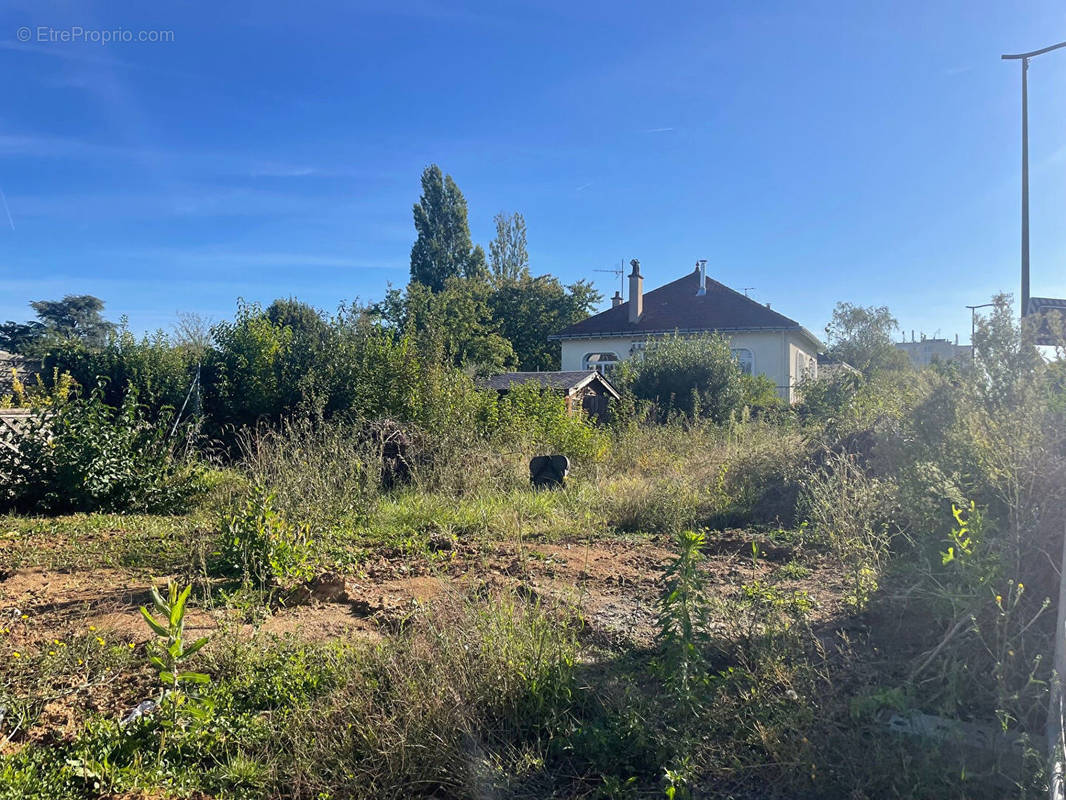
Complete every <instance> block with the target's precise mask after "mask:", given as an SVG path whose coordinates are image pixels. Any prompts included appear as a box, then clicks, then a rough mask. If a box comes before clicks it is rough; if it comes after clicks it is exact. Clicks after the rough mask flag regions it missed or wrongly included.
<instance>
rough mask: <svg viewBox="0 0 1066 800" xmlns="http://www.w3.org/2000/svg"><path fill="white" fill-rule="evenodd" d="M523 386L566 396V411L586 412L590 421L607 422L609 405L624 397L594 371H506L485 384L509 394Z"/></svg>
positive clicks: (493, 376) (487, 380)
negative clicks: (536, 387) (525, 384)
mask: <svg viewBox="0 0 1066 800" xmlns="http://www.w3.org/2000/svg"><path fill="white" fill-rule="evenodd" d="M523 383H538V384H540V385H541V386H543V387H544V388H546V389H550V390H551V391H553V392H556V393H558V394H560V395H562V396H563V398H565V400H566V410H567V411H569V412H570V413H576V412H577V411H578V410H584V411H585V413H586V414H588V415H589V417H590V418H592V419H594V420H596V421H598V422H603V421H605V420H606V419H607V406H608V404H609V403H610V402H611V400H617V399H619V397H621V395H619V394H618V390H617V389H615V388H614V387H613V386H612V385H611V383H610V381H608V380H607V379H606V378H605V377H603V375H601V374H600V373H599V372H596V371H594V370H576V371H572V372H567V371H558V372H503V373H500V374H499V375H490V376H489V377H487V378H485V379H483V380H482V381H481V385H482V386H484V387H485V388H486V389H495V390H496V391H497V392H499V393H500V394H501V395H502V394H507V392H509V391H511V388H512V387H514V386H517V385H519V384H523Z"/></svg>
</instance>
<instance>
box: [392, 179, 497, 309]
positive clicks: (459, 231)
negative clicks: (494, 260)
mask: <svg viewBox="0 0 1066 800" xmlns="http://www.w3.org/2000/svg"><path fill="white" fill-rule="evenodd" d="M414 215H415V230H417V231H418V238H417V239H416V240H415V243H414V246H413V247H412V248H411V280H412V281H417V282H418V283H421V284H423V285H424V286H427V287H429V288H430V289H431V290H433V291H434V292H439V291H440V290H441V289H443V288H444V284H445V282H446V281H447V280H448V278H451V277H454V276H465V277H481V276H484V275H485V274H486V267H485V251H484V250H482V249H481V247H480V246H478V247H474V246H473V243H472V242H471V240H470V227H469V225H468V224H467V218H466V198H464V197H463V193H462V192H461V191H459V187H458V186H456V185H455V181H454V180H452V176H451V175H444V174H443V173H442V172H441V170H440V167H438V166H437V165H436V164H431V165H430V166H428V167H426V169H425V170H424V171H423V172H422V197H421V198H420V199H419V201H418V203H416V204H415V207H414Z"/></svg>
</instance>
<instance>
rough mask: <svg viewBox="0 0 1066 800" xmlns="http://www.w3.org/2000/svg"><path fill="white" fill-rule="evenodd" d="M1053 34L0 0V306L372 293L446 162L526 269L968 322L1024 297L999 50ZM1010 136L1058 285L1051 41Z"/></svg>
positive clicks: (1039, 256) (1064, 290)
mask: <svg viewBox="0 0 1066 800" xmlns="http://www.w3.org/2000/svg"><path fill="white" fill-rule="evenodd" d="M23 26H25V27H28V28H29V29H30V41H28V42H20V41H19V36H20V33H19V29H20V28H21V27H23ZM41 26H43V27H45V28H49V29H51V30H52V33H49V32H48V31H47V30H46V31H44V32H43V35H44V37H45V38H48V37H49V36H62V35H63V32H65V31H69V30H70V29H72V28H74V27H76V26H78V27H80V28H82V29H83V30H85V31H90V30H115V29H121V30H126V31H131V32H133V35H134V36H136V35H137V32H139V31H141V30H145V31H154V30H163V31H171V32H172V34H167V35H172V38H173V41H171V42H157V43H141V42H135V41H134V42H113V43H110V44H102V43H98V42H86V41H78V42H62V41H40V40H39V36H40V35H41V33H42V32H41V31H39V27H41ZM25 35H26V34H25V33H23V34H22V36H25ZM1063 39H1066V8H1064V7H1063V5H1062V3H1061V2H1058V0H1056V1H1055V2H1052V1H1051V0H1034V1H1033V2H1027V3H1024V4H1022V3H1003V2H992V0H981V1H980V2H976V1H975V0H967V1H966V2H961V1H960V2H933V3H930V2H909V1H908V2H896V3H876V4H875V3H864V2H860V3H856V2H854V0H846V1H845V0H840V1H839V2H818V1H814V2H812V1H808V2H803V3H796V2H759V3H742V2H731V3H730V2H722V3H705V2H704V3H692V4H674V3H661V2H660V3H654V4H653V3H618V2H613V3H593V2H587V3H573V2H554V1H553V2H540V3H537V4H535V5H534V4H529V5H517V4H509V3H506V2H499V1H498V0H497V2H484V3H471V2H433V1H431V0H417V1H415V2H406V1H405V0H393V1H392V2H390V1H389V0H376V2H358V1H356V2H344V3H340V2H336V3H334V2H316V0H310V2H305V3H300V4H294V3H291V2H274V1H273V0H264V2H259V3H256V4H249V3H233V2H227V1H226V0H215V2H212V3H210V4H208V3H201V2H180V3H145V2H143V0H138V1H137V2H124V1H123V0H116V1H114V2H107V3H104V2H99V3H97V2H51V1H50V0H5V3H4V8H3V10H2V11H0V75H3V80H2V81H0V191H2V192H3V199H6V207H4V204H3V203H0V320H3V319H16V320H22V319H26V318H28V317H30V316H31V312H30V310H29V308H28V306H27V303H28V302H29V301H30V300H36V299H44V298H49V299H51V298H56V297H59V296H62V295H63V294H67V293H83V292H87V293H92V294H96V295H98V296H99V297H101V298H103V299H104V300H105V301H107V309H108V315H109V316H111V317H112V318H117V317H118V316H119V315H120V314H126V315H128V317H129V320H130V324H131V326H132V327H133V328H134V329H136V330H146V329H153V328H156V327H164V328H167V327H169V326H170V325H171V324H172V323H173V321H174V319H175V314H176V312H178V311H197V312H200V313H203V314H206V315H208V316H210V317H213V318H215V319H220V318H225V317H228V316H230V315H232V313H233V310H234V308H235V305H236V300H237V298H238V297H244V298H246V299H248V300H256V301H261V302H269V301H270V300H271V299H272V298H274V297H277V296H290V295H295V296H297V297H300V298H301V299H304V300H307V301H309V302H311V303H313V304H315V305H317V306H319V307H322V308H325V309H327V310H332V309H334V308H335V307H336V306H337V304H338V302H339V301H341V300H344V299H347V300H352V299H355V298H356V297H359V298H362V299H363V300H373V299H377V298H379V297H380V296H381V295H382V294H383V292H384V290H385V288H386V284H387V283H388V282H392V283H393V284H403V283H405V282H406V280H407V266H408V258H409V254H410V247H411V243H412V241H413V238H414V229H413V225H412V222H411V206H412V204H413V203H414V202H415V201H416V200H417V198H418V194H419V183H418V179H419V175H420V173H421V170H422V168H423V167H424V166H425V165H426V164H428V163H431V162H436V163H438V164H440V165H441V167H442V168H443V169H444V170H445V171H446V172H449V173H450V174H452V175H453V176H454V177H455V179H456V181H457V182H458V184H459V186H460V188H461V189H462V190H463V192H464V193H465V195H466V197H467V201H468V203H469V207H470V223H471V229H472V232H473V234H474V238H475V240H476V241H479V242H482V243H486V244H487V242H488V240H489V239H490V238H491V236H492V233H493V227H492V217H493V215H494V214H495V213H496V212H497V211H501V210H505V211H521V212H522V213H523V214H524V215H525V217H526V220H527V224H528V228H529V249H530V255H531V260H532V265H533V269H534V271H536V272H552V273H554V274H556V275H559V276H560V277H561V278H563V279H564V280H566V281H571V280H576V279H578V278H592V279H595V281H596V282H597V284H598V285H599V286H600V287H601V288H602V289H603V290H604V292H605V294H610V293H611V291H613V289H614V284H613V278H612V276H611V275H610V274H607V273H603V272H596V271H595V270H597V269H604V268H610V267H611V266H612V265H614V264H617V263H618V262H619V261H621V260H622V259H625V260H627V261H628V260H629V259H631V258H639V259H640V260H641V263H642V264H643V265H644V270H643V271H644V274H645V275H646V286H647V287H648V288H651V287H654V286H657V285H659V284H661V283H665V282H666V281H668V280H672V279H673V278H674V277H677V276H678V275H680V274H682V273H683V272H685V271H687V270H689V269H691V268H692V264H693V263H694V262H695V260H696V259H697V258H706V259H708V270H709V272H710V274H711V275H713V276H714V277H716V278H717V279H719V280H721V281H723V282H725V283H727V284H729V285H731V286H734V287H735V288H744V287H754V289H753V291H752V292H751V294H752V296H753V297H755V298H756V299H758V300H760V301H762V302H771V303H772V304H773V307H774V308H775V309H778V310H780V311H782V312H783V313H785V314H788V315H789V316H792V317H794V318H795V319H797V320H799V321H800V322H802V323H803V324H804V325H806V326H807V327H809V328H810V329H812V330H814V331H816V332H817V331H821V329H822V328H823V327H824V325H825V323H826V321H827V320H828V317H829V315H830V313H831V311H832V308H833V305H834V303H835V302H836V301H837V300H849V301H852V302H856V303H862V304H878V305H880V304H887V305H888V306H889V307H890V308H891V309H892V310H893V311H894V312H895V314H896V316H897V317H898V318H899V320H900V323H901V326H902V327H903V328H904V329H906V330H907V331H909V330H911V329H915V330H918V331H925V332H926V333H927V334H930V335H932V334H934V333H936V332H939V333H941V334H942V335H948V336H951V335H954V334H955V333H959V334H961V335H962V337H963V339H965V338H967V337H968V333H969V312H967V311H966V310H965V309H964V308H963V307H964V306H965V305H966V304H968V303H980V302H984V301H987V299H988V298H989V297H990V295H991V294H992V293H994V292H996V291H998V290H1001V289H1003V290H1007V291H1011V292H1014V293H1015V294H1017V292H1018V288H1017V284H1018V278H1017V274H1018V260H1019V256H1018V250H1019V244H1018V237H1019V159H1020V146H1019V136H1020V123H1019V106H1020V100H1019V80H1020V75H1019V66H1018V64H1017V63H1004V62H1002V61H1000V59H999V55H1000V54H1001V53H1004V52H1017V51H1020V50H1029V49H1035V48H1038V47H1042V46H1045V45H1048V44H1051V43H1054V42H1057V41H1062V40H1063ZM1030 136H1031V150H1030V157H1031V167H1032V263H1033V281H1032V291H1033V294H1034V295H1048V296H1057V297H1066V268H1064V266H1066V226H1064V225H1063V210H1064V209H1066V51H1062V52H1057V53H1050V54H1048V55H1045V56H1042V57H1040V58H1039V59H1037V60H1035V61H1034V62H1033V65H1032V67H1031V69H1030ZM8 212H9V214H10V216H9V215H8Z"/></svg>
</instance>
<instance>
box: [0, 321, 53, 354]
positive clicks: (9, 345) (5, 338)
mask: <svg viewBox="0 0 1066 800" xmlns="http://www.w3.org/2000/svg"><path fill="white" fill-rule="evenodd" d="M44 332H45V329H44V325H42V324H41V323H39V322H14V321H13V320H8V321H7V322H5V323H4V324H2V325H0V350H7V351H8V352H11V353H21V354H22V355H32V354H34V353H35V351H36V348H37V344H38V342H40V341H41V337H42V336H44Z"/></svg>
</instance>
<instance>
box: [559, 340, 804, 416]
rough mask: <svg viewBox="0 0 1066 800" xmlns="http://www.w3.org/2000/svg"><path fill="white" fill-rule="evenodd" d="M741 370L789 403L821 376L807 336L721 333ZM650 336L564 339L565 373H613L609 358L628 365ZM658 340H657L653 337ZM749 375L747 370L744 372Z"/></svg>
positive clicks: (562, 343)
mask: <svg viewBox="0 0 1066 800" xmlns="http://www.w3.org/2000/svg"><path fill="white" fill-rule="evenodd" d="M721 333H722V334H723V335H724V336H725V337H726V338H727V339H728V340H729V342H730V345H729V346H730V348H732V350H733V354H734V355H735V356H737V360H738V361H739V362H740V363H741V365H742V366H744V367H747V366H748V365H749V364H750V369H751V372H752V373H753V374H755V375H765V376H766V377H768V378H769V379H770V380H772V381H773V382H774V385H775V386H777V392H778V394H779V395H780V396H781V398H782V399H784V400H786V401H787V402H789V403H793V402H795V401H796V400H797V399H798V397H797V394H796V386H797V384H798V383H799V382H800V381H802V380H803V378H804V377H806V376H807V375H810V376H811V377H817V376H818V360H817V358H816V355H817V349H816V347H815V345H814V343H812V342H811V341H809V340H808V339H807V337H806V336H803V335H800V334H799V333H797V332H795V331H790V330H785V331H733V332H730V331H722V332H721ZM648 338H649V337H648V336H641V335H634V336H595V337H588V338H565V339H562V340H561V341H560V344H561V345H562V364H561V367H562V369H563V370H585V369H600V370H601V371H605V372H608V373H609V372H610V364H611V363H613V362H612V359H611V358H610V356H611V355H613V356H614V360H615V361H627V360H629V359H630V358H632V357H633V356H634V355H639V354H640V353H641V352H642V350H643V349H644V347H645V346H646V343H647V341H648ZM651 338H655V337H651ZM745 371H747V370H745Z"/></svg>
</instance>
